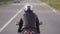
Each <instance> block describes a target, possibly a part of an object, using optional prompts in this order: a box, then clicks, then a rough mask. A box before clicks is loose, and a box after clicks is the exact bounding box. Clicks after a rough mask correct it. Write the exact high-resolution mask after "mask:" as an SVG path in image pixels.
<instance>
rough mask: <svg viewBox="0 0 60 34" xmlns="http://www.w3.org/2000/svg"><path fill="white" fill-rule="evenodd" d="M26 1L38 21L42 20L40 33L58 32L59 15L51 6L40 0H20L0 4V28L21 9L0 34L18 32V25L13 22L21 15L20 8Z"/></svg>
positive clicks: (59, 30) (59, 25) (59, 26)
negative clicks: (3, 4)
mask: <svg viewBox="0 0 60 34" xmlns="http://www.w3.org/2000/svg"><path fill="white" fill-rule="evenodd" d="M27 3H29V4H32V5H33V11H34V12H35V13H36V14H37V15H38V18H39V21H42V22H43V24H42V25H41V26H40V31H41V34H60V15H58V14H56V13H54V12H53V10H52V9H51V8H49V7H48V6H46V5H44V4H42V2H41V1H40V0H21V2H20V3H16V4H15V3H13V4H11V5H5V6H0V30H1V28H2V27H3V26H4V25H5V24H6V23H8V22H9V21H10V20H11V19H12V18H13V17H14V16H15V14H16V13H17V12H19V11H21V12H19V14H18V15H16V16H15V18H14V19H12V20H11V21H10V22H9V24H8V25H7V26H6V27H5V28H4V29H3V30H2V31H1V32H0V34H19V33H17V29H18V26H16V25H15V23H18V22H19V19H20V18H21V15H22V14H23V13H24V11H23V9H22V8H23V7H24V6H25V5H26V4H27Z"/></svg>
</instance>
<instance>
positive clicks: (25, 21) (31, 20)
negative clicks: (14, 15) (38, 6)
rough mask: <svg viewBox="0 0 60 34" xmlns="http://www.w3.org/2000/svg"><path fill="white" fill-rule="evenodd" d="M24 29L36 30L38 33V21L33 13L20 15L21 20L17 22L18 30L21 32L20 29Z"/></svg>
mask: <svg viewBox="0 0 60 34" xmlns="http://www.w3.org/2000/svg"><path fill="white" fill-rule="evenodd" d="M22 27H23V28H24V27H34V28H36V29H37V32H38V33H40V31H39V20H38V17H37V15H36V14H35V13H33V12H32V11H29V12H27V11H26V12H25V13H24V14H23V15H22V18H21V19H20V21H19V30H21V28H22Z"/></svg>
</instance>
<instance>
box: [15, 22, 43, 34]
mask: <svg viewBox="0 0 60 34" xmlns="http://www.w3.org/2000/svg"><path fill="white" fill-rule="evenodd" d="M16 25H19V24H18V23H16ZM39 25H42V22H40V23H39ZM20 34H38V33H37V30H36V29H35V28H33V27H25V28H23V29H22V31H21V32H20Z"/></svg>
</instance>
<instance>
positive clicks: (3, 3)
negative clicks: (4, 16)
mask: <svg viewBox="0 0 60 34" xmlns="http://www.w3.org/2000/svg"><path fill="white" fill-rule="evenodd" d="M11 3H13V1H3V2H0V5H6V4H11Z"/></svg>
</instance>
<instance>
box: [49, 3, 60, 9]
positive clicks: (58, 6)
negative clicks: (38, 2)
mask: <svg viewBox="0 0 60 34" xmlns="http://www.w3.org/2000/svg"><path fill="white" fill-rule="evenodd" d="M48 4H49V5H50V6H52V7H54V8H56V9H58V10H60V2H53V3H48Z"/></svg>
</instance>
